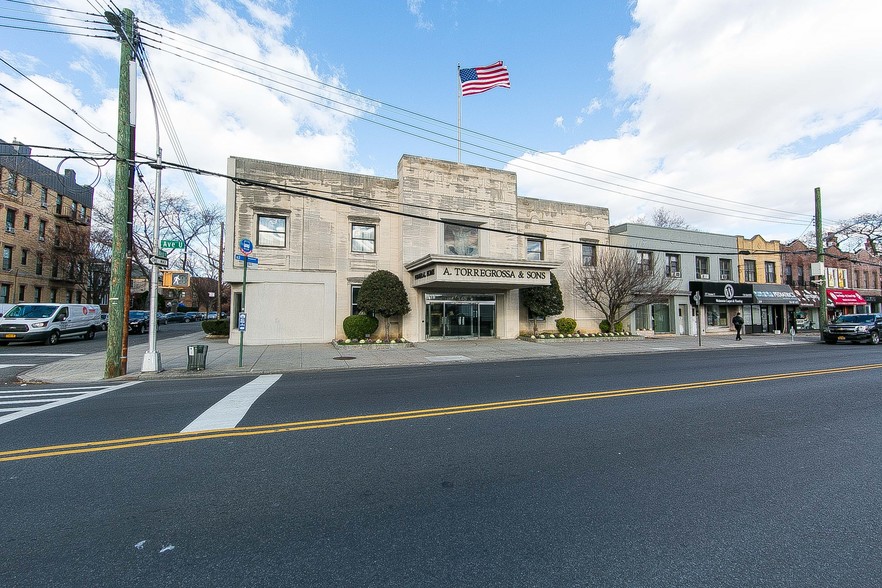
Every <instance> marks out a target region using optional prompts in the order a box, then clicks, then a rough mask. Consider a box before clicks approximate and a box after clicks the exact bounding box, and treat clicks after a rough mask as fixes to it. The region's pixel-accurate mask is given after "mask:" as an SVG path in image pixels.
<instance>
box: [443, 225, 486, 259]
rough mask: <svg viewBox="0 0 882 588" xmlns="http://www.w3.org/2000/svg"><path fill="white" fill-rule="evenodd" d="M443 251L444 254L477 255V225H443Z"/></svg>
mask: <svg viewBox="0 0 882 588" xmlns="http://www.w3.org/2000/svg"><path fill="white" fill-rule="evenodd" d="M444 253H445V254H446V255H465V256H469V257H474V256H477V255H478V254H479V253H480V251H479V249H478V227H473V226H464V225H459V224H457V225H453V224H445V225H444Z"/></svg>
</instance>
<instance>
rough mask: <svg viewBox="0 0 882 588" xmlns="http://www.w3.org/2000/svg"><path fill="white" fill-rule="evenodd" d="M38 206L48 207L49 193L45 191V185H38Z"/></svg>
mask: <svg viewBox="0 0 882 588" xmlns="http://www.w3.org/2000/svg"><path fill="white" fill-rule="evenodd" d="M40 206H42V207H43V208H48V207H49V193H48V192H47V191H46V186H40Z"/></svg>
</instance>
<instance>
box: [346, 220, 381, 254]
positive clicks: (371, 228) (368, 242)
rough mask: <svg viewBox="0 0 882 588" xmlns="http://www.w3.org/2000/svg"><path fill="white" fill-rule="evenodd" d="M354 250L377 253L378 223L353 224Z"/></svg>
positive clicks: (356, 251) (354, 251)
mask: <svg viewBox="0 0 882 588" xmlns="http://www.w3.org/2000/svg"><path fill="white" fill-rule="evenodd" d="M352 252H353V253H376V252H377V227H376V225H356V224H353V225H352Z"/></svg>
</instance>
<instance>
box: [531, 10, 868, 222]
mask: <svg viewBox="0 0 882 588" xmlns="http://www.w3.org/2000/svg"><path fill="white" fill-rule="evenodd" d="M633 16H634V19H635V21H636V27H635V28H634V29H633V30H632V31H631V33H630V34H628V35H627V36H625V37H622V38H620V39H619V41H618V42H617V43H616V46H615V49H614V60H613V62H612V63H611V65H610V68H611V72H612V81H613V86H614V89H615V90H616V92H617V93H618V99H619V104H618V105H617V109H619V111H620V112H621V113H623V114H625V113H627V115H628V118H627V120H626V121H625V122H624V124H623V125H622V126H621V127H620V134H619V137H617V138H613V139H608V140H603V141H591V142H588V143H585V144H582V145H578V146H574V147H573V148H571V149H570V150H568V151H567V152H566V153H565V154H564V155H565V156H566V157H567V158H573V159H575V160H577V161H580V162H584V163H589V164H591V165H593V166H595V167H600V168H605V169H609V170H616V171H619V172H623V173H625V174H628V175H633V176H635V177H639V178H645V179H649V180H652V181H654V182H658V183H659V184H664V185H668V186H677V187H680V188H686V189H689V190H693V191H696V192H700V193H703V194H706V195H710V196H713V197H714V199H712V200H711V199H703V198H700V197H697V196H694V195H691V194H684V193H682V192H676V191H673V190H670V189H666V188H663V187H661V186H653V185H647V184H642V185H641V184H639V183H636V182H634V181H631V180H628V179H627V178H622V177H619V176H614V175H610V174H607V173H603V172H600V171H598V170H596V169H594V170H592V169H585V170H583V172H584V173H585V174H587V175H590V176H592V177H596V178H598V179H605V180H607V181H611V182H614V183H617V184H627V185H629V186H637V187H640V188H641V189H644V190H648V191H651V192H658V193H662V194H665V195H670V196H674V197H677V198H684V199H687V200H689V201H691V202H701V203H705V204H709V205H713V206H720V207H726V208H734V209H736V210H739V211H741V212H742V213H744V212H750V211H761V210H762V209H759V208H758V207H759V206H765V207H771V208H777V209H780V210H784V211H792V212H795V213H805V214H807V215H809V216H810V215H811V214H812V213H813V191H814V188H815V187H816V186H820V187H821V188H822V192H823V193H824V194H825V195H826V196H825V198H824V209H825V213H824V217H825V219H829V220H831V222H832V221H833V220H835V219H842V218H846V217H848V216H851V215H853V214H857V213H859V212H870V211H873V212H875V211H879V210H880V208H882V207H880V204H879V202H880V198H879V188H878V187H879V186H880V185H882V166H879V165H878V153H879V152H880V151H882V121H880V116H882V76H879V75H878V72H879V71H880V70H882V43H880V41H879V38H878V35H877V31H875V30H874V29H873V27H870V26H860V24H859V23H868V22H880V21H882V3H878V2H875V0H860V1H855V2H849V3H832V2H829V1H827V0H779V1H776V2H768V1H766V0H745V1H743V2H728V1H727V0H706V1H704V2H693V1H690V0H639V1H638V2H637V3H636V4H635V5H634V9H633ZM592 104H593V102H592ZM589 108H590V107H589ZM532 159H533V158H524V163H530V162H531V161H532ZM518 163H520V162H515V165H517V164H518ZM586 181H587V180H586ZM598 185H600V186H602V187H606V188H609V189H613V190H618V191H619V192H627V193H629V194H634V192H633V191H632V190H621V189H617V188H616V187H615V186H610V185H605V184H598ZM519 186H520V189H521V191H522V192H524V193H527V194H530V195H536V196H538V195H544V196H545V197H549V198H558V197H561V196H562V195H564V196H565V197H566V198H568V199H572V200H575V201H580V202H585V203H588V204H600V205H604V206H608V207H609V208H610V213H611V217H612V218H613V220H614V221H615V220H617V219H624V218H627V217H634V216H636V215H638V214H641V213H642V212H644V211H645V210H649V211H651V210H652V208H654V207H656V206H658V204H656V203H653V202H645V201H643V200H640V199H637V198H633V197H630V196H624V195H621V194H616V193H610V192H606V191H603V190H598V189H592V188H586V187H584V186H577V185H573V184H568V183H566V182H563V183H561V182H554V181H553V180H552V179H549V178H547V177H542V176H539V175H536V174H530V173H524V172H520V173H519ZM643 196H644V197H647V198H654V199H659V200H661V201H662V202H666V203H667V204H665V205H666V206H668V207H669V208H674V206H675V205H674V203H675V202H677V201H673V200H668V199H663V198H658V197H657V196H654V195H651V194H649V195H647V194H643ZM679 204H684V203H679ZM677 212H679V213H680V214H682V215H683V216H684V217H685V218H686V220H687V222H689V223H690V224H691V225H693V226H696V227H699V228H703V229H706V230H711V231H720V232H735V233H744V234H746V233H750V234H753V233H763V234H764V235H768V236H769V237H770V238H787V237H795V236H798V235H799V234H800V233H801V231H802V230H803V228H804V227H803V226H800V225H797V224H790V225H785V224H778V223H763V222H759V221H756V220H746V219H736V218H731V217H725V216H720V215H713V214H710V213H707V212H698V211H692V210H688V209H677ZM733 214H738V213H737V212H736V213H733ZM777 216H778V217H779V218H782V219H785V220H792V221H793V222H794V223H801V222H802V221H804V220H805V219H806V218H807V217H804V216H788V215H777ZM807 222H808V221H806V223H807Z"/></svg>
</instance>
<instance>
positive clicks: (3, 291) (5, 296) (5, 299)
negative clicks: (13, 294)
mask: <svg viewBox="0 0 882 588" xmlns="http://www.w3.org/2000/svg"><path fill="white" fill-rule="evenodd" d="M0 302H2V303H3V304H9V284H0Z"/></svg>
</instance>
